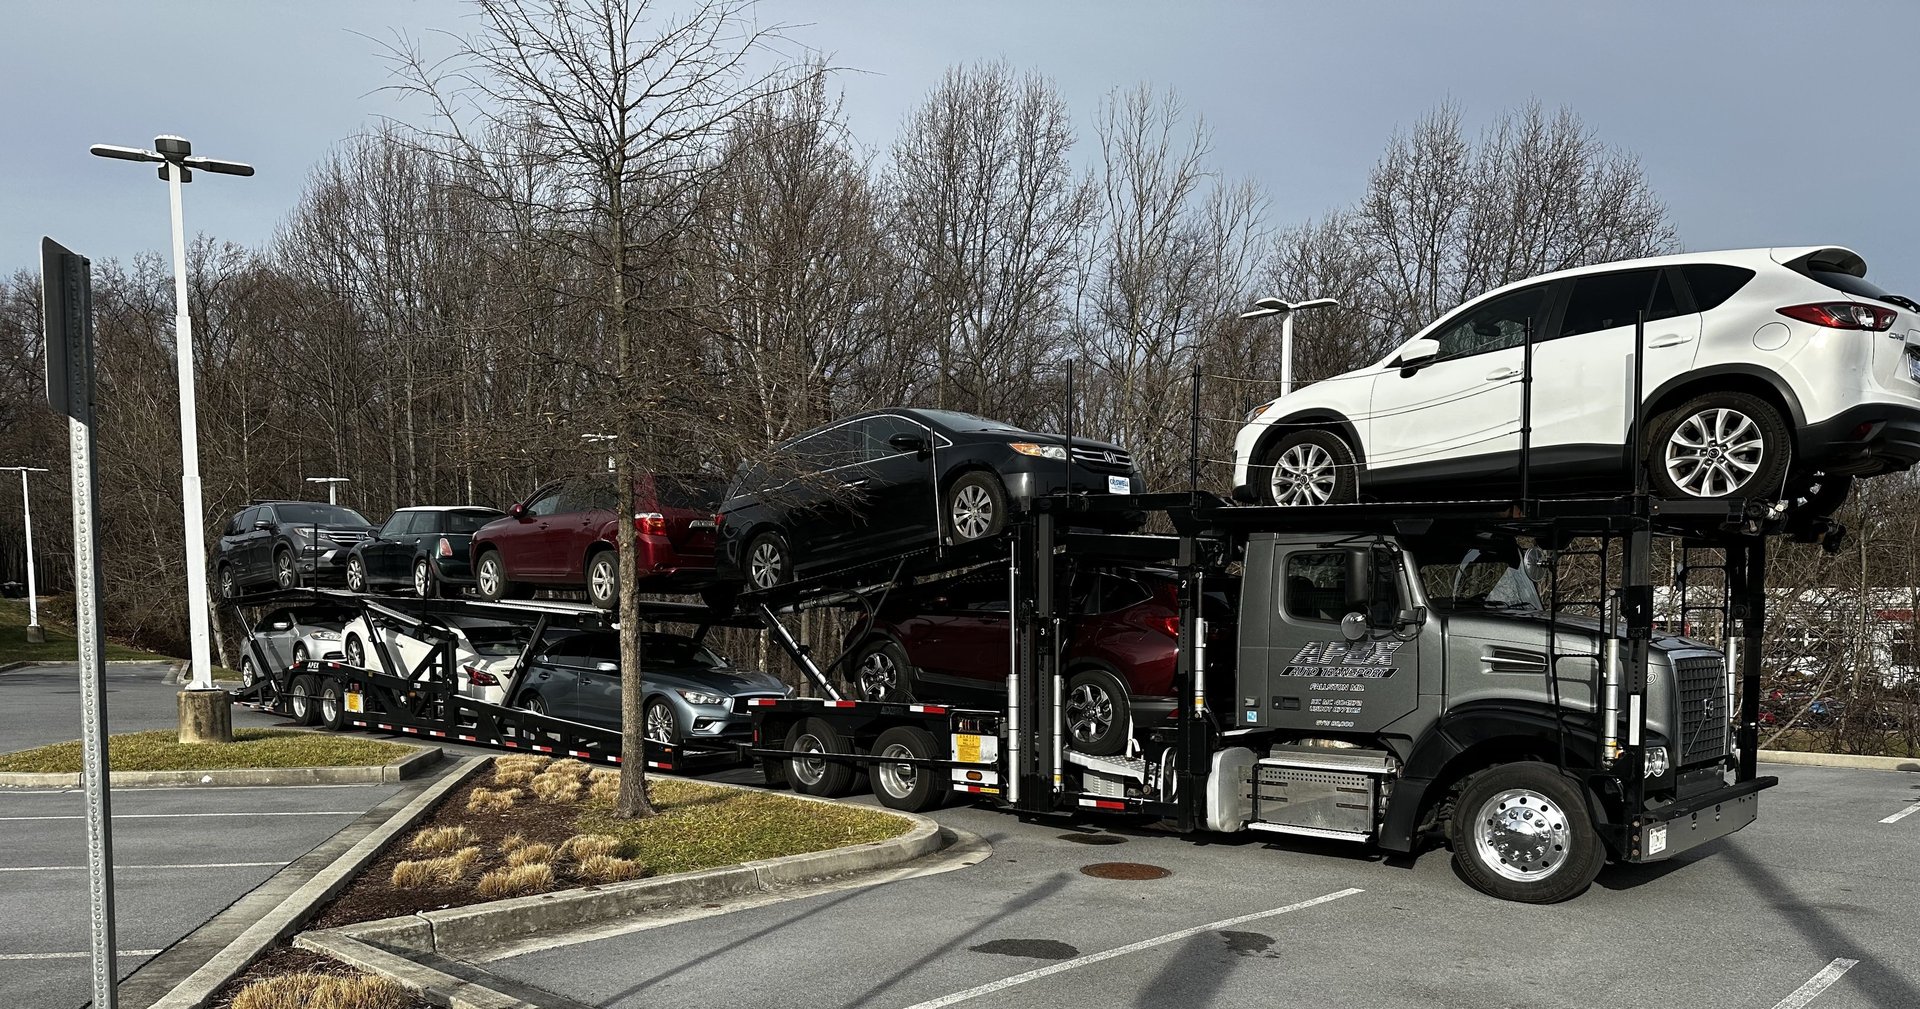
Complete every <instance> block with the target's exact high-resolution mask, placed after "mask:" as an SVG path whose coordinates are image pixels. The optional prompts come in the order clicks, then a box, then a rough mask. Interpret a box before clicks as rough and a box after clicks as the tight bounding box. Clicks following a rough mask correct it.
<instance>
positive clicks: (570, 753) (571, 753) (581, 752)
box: [567, 750, 593, 757]
mask: <svg viewBox="0 0 1920 1009" xmlns="http://www.w3.org/2000/svg"><path fill="white" fill-rule="evenodd" d="M567 756H569V757H591V756H593V754H591V753H588V752H587V751H585V750H568V751H567Z"/></svg>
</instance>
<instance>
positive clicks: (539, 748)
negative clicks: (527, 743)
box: [533, 745, 553, 753]
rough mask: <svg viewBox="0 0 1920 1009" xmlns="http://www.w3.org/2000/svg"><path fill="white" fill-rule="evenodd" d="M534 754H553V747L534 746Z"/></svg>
mask: <svg viewBox="0 0 1920 1009" xmlns="http://www.w3.org/2000/svg"><path fill="white" fill-rule="evenodd" d="M533 752H535V753H552V752H553V747H551V746H537V745H536V746H534V747H533Z"/></svg>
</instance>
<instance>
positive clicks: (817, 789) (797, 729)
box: [786, 718, 855, 799]
mask: <svg viewBox="0 0 1920 1009" xmlns="http://www.w3.org/2000/svg"><path fill="white" fill-rule="evenodd" d="M786 748H787V749H789V750H799V751H802V752H813V753H852V752H853V747H852V745H850V744H849V743H848V742H847V738H846V737H845V736H843V735H841V734H840V730H838V729H836V728H834V727H833V726H832V725H829V724H827V723H826V722H825V721H823V720H821V719H818V718H803V719H801V720H800V721H799V722H798V723H796V724H795V725H794V727H793V728H792V729H791V730H790V731H788V733H787V745H786ZM786 763H787V782H788V783H789V784H791V785H792V786H793V790H794V791H796V792H799V793H800V794H801V795H817V796H821V797H823V798H828V799H837V798H839V797H840V796H843V795H846V794H847V793H849V792H851V791H853V789H854V787H855V782H854V772H853V765H852V764H850V763H846V762H843V761H838V760H826V759H809V758H806V757H788V758H787V761H786Z"/></svg>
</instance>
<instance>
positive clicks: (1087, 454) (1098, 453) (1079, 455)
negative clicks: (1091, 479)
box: [1073, 445, 1133, 473]
mask: <svg viewBox="0 0 1920 1009" xmlns="http://www.w3.org/2000/svg"><path fill="white" fill-rule="evenodd" d="M1073 461H1074V462H1075V463H1078V464H1079V465H1081V466H1084V467H1086V468H1087V469H1090V470H1092V471H1094V472H1095V473H1131V472H1133V456H1130V455H1128V454H1127V453H1125V452H1122V451H1121V450H1119V449H1117V448H1116V449H1104V448H1085V447H1083V446H1080V445H1075V446H1074V447H1073Z"/></svg>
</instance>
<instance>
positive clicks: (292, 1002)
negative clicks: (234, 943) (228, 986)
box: [230, 971, 413, 1009]
mask: <svg viewBox="0 0 1920 1009" xmlns="http://www.w3.org/2000/svg"><path fill="white" fill-rule="evenodd" d="M230 1004H231V1005H232V1007H233V1009H407V1007H408V1006H409V1005H412V1004H413V1000H412V996H411V995H410V994H409V993H408V992H407V990H406V989H405V988H402V987H400V986H399V985H397V984H394V983H393V982H392V981H389V980H387V979H386V978H383V977H373V976H372V975H368V974H356V975H351V976H345V977H343V976H340V975H337V974H320V973H316V972H314V971H300V972H299V973H297V974H282V975H280V976H279V977H270V978H267V979H265V980H263V981H255V982H253V983H252V984H250V985H247V986H246V987H245V988H242V989H240V993H239V994H237V995H235V996H234V997H233V1002H232V1003H230Z"/></svg>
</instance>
